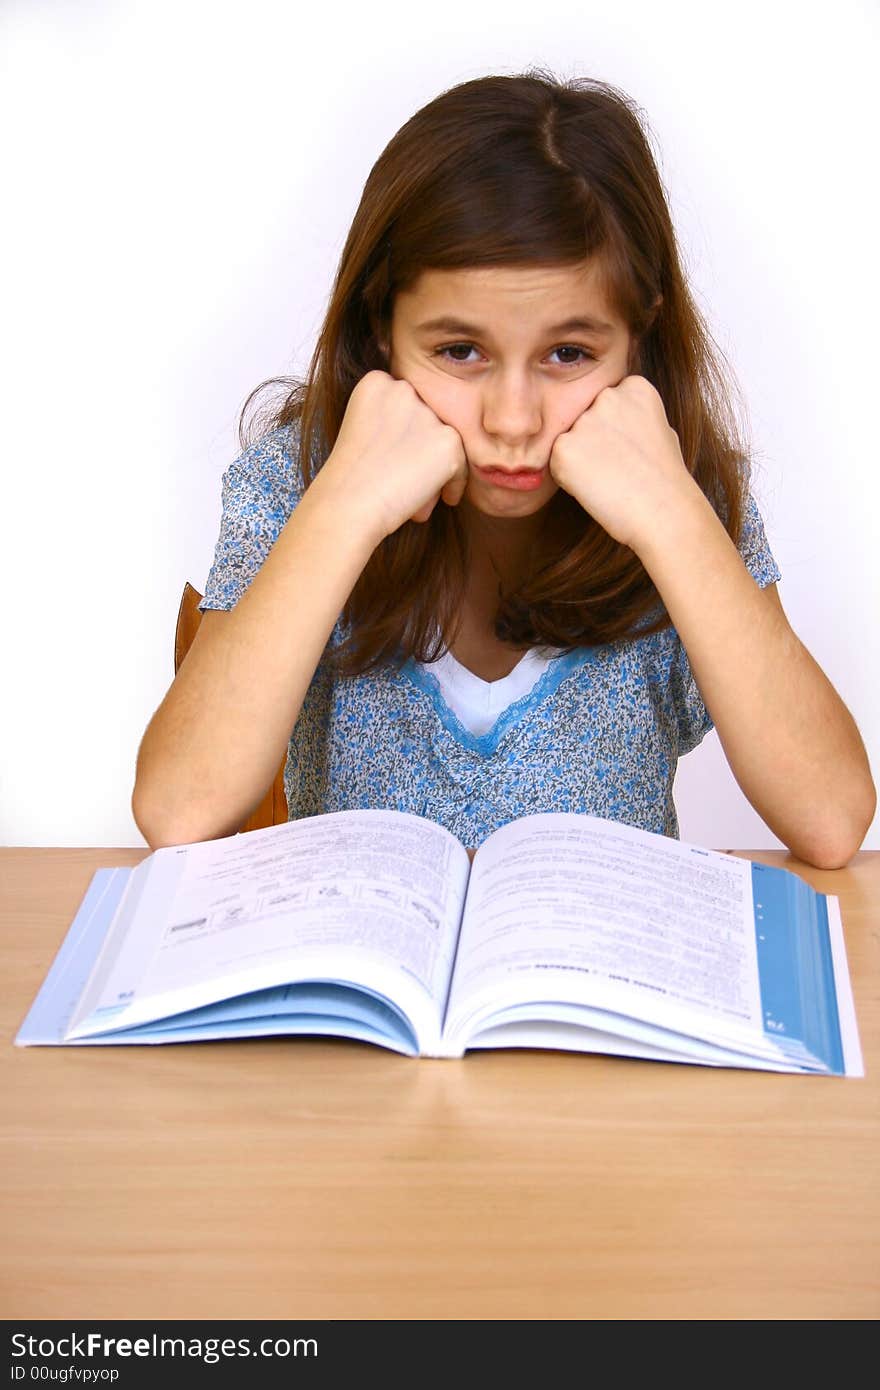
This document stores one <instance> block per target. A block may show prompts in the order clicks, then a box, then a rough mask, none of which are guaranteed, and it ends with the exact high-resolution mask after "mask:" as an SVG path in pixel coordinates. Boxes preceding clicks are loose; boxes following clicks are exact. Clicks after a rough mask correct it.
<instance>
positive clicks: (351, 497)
mask: <svg viewBox="0 0 880 1390" xmlns="http://www.w3.org/2000/svg"><path fill="white" fill-rule="evenodd" d="M467 481H468V471H467V459H466V457H465V452H464V445H463V444H462V442H461V436H460V435H459V433H458V431H457V430H456V429H454V428H453V427H452V425H446V424H444V423H443V421H442V420H440V419H438V417H437V416H436V415H435V414H434V411H433V410H432V409H431V407H430V406H429V405H426V404H425V402H424V401H423V400H422V398H421V396H419V395H418V393H417V392H416V390H415V388H414V387H413V386H411V385H410V383H409V382H408V381H402V380H398V379H397V378H395V377H393V376H390V375H389V374H388V372H382V371H372V372H367V374H366V376H363V377H361V380H360V381H359V382H358V383H357V385H356V386H355V388H354V390H353V391H352V393H351V396H350V397H349V401H348V405H347V406H346V410H345V415H344V417H343V420H342V425H341V427H340V430H339V435H338V438H337V440H336V443H335V445H334V446H333V449H332V450H331V453H330V456H329V458H328V459H327V461H326V463H325V464H324V466H323V468H322V469H321V470H320V472H319V473H318V474H317V476H316V478H315V481H314V483H313V484H312V486H313V487H314V486H315V484H317V483H319V482H320V484H321V487H320V489H319V491H321V492H322V493H323V494H324V496H326V497H330V496H332V497H333V499H334V505H336V506H338V505H339V504H342V505H343V506H344V507H345V508H346V509H348V508H351V510H352V514H353V519H354V521H355V524H358V522H359V521H360V519H361V518H362V519H363V524H364V525H365V526H366V527H367V529H368V530H369V532H370V535H371V538H372V539H373V541H374V544H376V545H378V544H379V541H381V540H384V538H385V537H386V536H390V535H391V534H392V533H393V532H394V531H396V530H397V529H398V528H399V527H400V526H402V525H403V523H404V522H405V521H427V520H428V518H429V517H430V515H431V513H432V512H433V510H434V508H435V506H436V505H437V503H438V501H439V500H440V498H441V497H442V499H443V501H444V502H446V503H447V505H448V506H450V507H455V506H457V505H458V503H459V502H460V501H461V498H462V496H463V494H464V491H465V488H466V487H467ZM310 490H311V489H310Z"/></svg>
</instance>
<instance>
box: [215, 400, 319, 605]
mask: <svg viewBox="0 0 880 1390" xmlns="http://www.w3.org/2000/svg"><path fill="white" fill-rule="evenodd" d="M303 492H304V486H303V479H302V472H301V469H300V464H299V429H298V426H296V425H288V426H284V427H282V428H280V429H277V430H273V431H272V432H271V433H270V434H267V435H265V436H264V437H263V438H262V439H259V440H257V442H256V443H255V444H252V445H251V446H250V448H248V449H246V450H245V452H244V453H243V454H241V455H240V456H239V457H238V458H237V459H236V460H235V462H234V463H231V464H230V465H229V467H228V468H227V470H226V472H225V473H224V474H223V484H222V500H223V512H222V516H221V519H220V535H219V536H218V539H217V544H216V546H215V548H214V562H213V564H212V565H211V568H210V570H209V572H208V578H207V581H206V583H205V596H204V598H203V599H202V601H201V603H200V604H199V612H200V613H204V612H206V610H208V609H212V608H214V609H221V610H222V609H230V608H234V607H235V605H236V604H237V603H238V600H239V599H240V598H241V596H242V594H243V593H244V591H245V589H246V588H247V587H248V585H249V584H250V582H251V580H252V579H253V577H254V575H255V574H256V573H257V572H258V571H259V569H260V568H261V566H262V564H263V561H264V560H265V559H266V556H267V555H268V554H269V551H270V550H271V549H272V546H273V545H274V544H275V542H276V540H277V539H278V537H279V535H280V533H281V531H282V529H283V527H284V524H285V522H286V521H287V519H288V517H289V516H290V514H291V512H292V511H293V509H294V508H295V507H296V505H297V503H298V502H299V500H300V498H301V497H302V495H303Z"/></svg>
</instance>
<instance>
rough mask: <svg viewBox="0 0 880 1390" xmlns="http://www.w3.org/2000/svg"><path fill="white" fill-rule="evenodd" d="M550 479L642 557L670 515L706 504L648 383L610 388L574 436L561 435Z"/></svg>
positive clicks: (633, 380)
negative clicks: (698, 502) (692, 505)
mask: <svg viewBox="0 0 880 1390" xmlns="http://www.w3.org/2000/svg"><path fill="white" fill-rule="evenodd" d="M550 474H551V477H552V478H553V479H554V481H555V482H556V483H558V485H559V486H560V487H561V488H563V489H564V490H565V491H566V492H568V493H570V494H571V496H572V497H574V498H576V499H577V501H578V502H580V504H581V506H582V507H583V508H584V510H585V511H587V512H589V513H590V515H591V516H592V517H595V519H596V521H598V522H599V525H600V526H603V527H604V528H605V530H606V531H607V532H608V533H609V534H610V535H612V536H613V537H614V539H615V540H617V541H620V542H621V544H622V545H628V546H630V547H631V549H633V550H634V551H635V552H636V554H639V553H640V550H641V548H642V547H643V546H644V545H645V544H646V543H647V542H648V541H649V539H650V538H651V536H652V535H653V536H656V535H657V533H658V528H659V527H662V525H663V519H664V517H669V516H670V515H671V513H670V509H676V510H677V509H679V508H682V507H685V506H687V505H688V503H691V502H693V500H694V499H695V495H696V496H697V497H699V498H701V499H702V498H703V494H702V492H701V491H700V488H699V486H698V485H697V483H695V482H694V480H693V478H692V477H691V475H690V474H689V473H688V471H687V468H686V467H685V463H684V459H683V458H682V455H681V449H680V448H679V443H678V435H677V434H676V432H675V430H674V429H673V428H672V426H671V425H670V423H669V421H668V420H667V418H666V411H665V410H664V408H663V401H662V400H661V398H660V393H659V392H658V391H657V390H655V388H654V387H653V386H652V385H651V383H650V381H648V380H647V378H646V377H643V376H628V377H624V379H623V381H621V382H620V384H619V385H617V386H606V387H604V389H603V390H601V391H600V392H599V394H598V396H596V398H595V400H594V401H593V402H592V404H591V405H590V406H589V407H588V408H587V409H586V410H585V411H584V412H583V414H582V415H579V416H578V418H577V419H576V420H575V422H574V424H573V425H572V427H571V429H569V430H567V431H566V432H565V433H564V434H560V435H558V436H557V438H556V441H555V443H554V445H553V448H552V450H551V453H550ZM703 500H705V499H703Z"/></svg>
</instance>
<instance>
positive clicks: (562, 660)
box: [400, 647, 596, 757]
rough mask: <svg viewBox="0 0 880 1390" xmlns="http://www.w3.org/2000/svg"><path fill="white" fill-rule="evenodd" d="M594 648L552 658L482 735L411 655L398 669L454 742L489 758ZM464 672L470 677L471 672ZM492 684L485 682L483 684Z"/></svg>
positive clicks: (581, 649)
mask: <svg viewBox="0 0 880 1390" xmlns="http://www.w3.org/2000/svg"><path fill="white" fill-rule="evenodd" d="M595 651H596V648H594V647H577V648H575V650H574V651H570V652H566V653H564V654H563V655H561V656H554V657H552V658H551V660H550V662H549V664H548V666H547V668H546V670H545V671H543V672H542V674H541V676H540V677H539V679H538V680H537V681H536V682H535V684H534V685H533V686H532V688H531V690H528V691H526V693H525V695H523V696H521V698H520V699H519V700H514V702H513V704H511V705H508V707H507V709H506V710H502V712H501V713H500V714H499V716H498V718H497V719H496V720H495V723H494V724H493V725H492V727H491V729H488V730H487V731H486V733H485V734H472V733H471V731H470V729H466V728H465V726H464V725H463V724H462V722H461V720H460V719H459V717H458V715H457V714H456V713H455V711H454V710H451V709H450V708H449V706H448V704H447V703H446V700H445V699H444V697H443V691H442V690H441V688H440V682H439V681H438V680H437V677H436V676H435V675H433V674H432V673H431V672H430V671H429V670H427V669H426V668H425V667H424V666H422V665H420V664H419V663H418V662H417V661H414V660H413V658H412V657H409V658H408V659H407V660H406V661H405V662H404V664H403V666H402V667H401V668H400V674H401V675H402V676H403V677H404V678H405V679H406V680H408V681H409V682H410V684H411V685H413V686H415V688H416V689H417V690H419V691H420V692H421V693H422V694H423V695H425V696H426V697H427V698H428V700H429V701H430V703H431V706H432V708H433V711H434V713H435V715H436V716H437V719H438V720H439V722H440V724H441V725H442V726H443V728H444V729H445V730H446V731H447V733H449V734H451V735H452V737H453V738H454V739H455V740H456V742H457V743H459V744H461V746H462V747H463V748H466V749H468V750H469V751H470V752H472V753H478V754H480V755H481V756H482V757H490V756H491V755H492V754H494V753H496V752H497V751H498V747H499V745H500V743H501V741H502V739H503V738H504V737H505V735H506V734H507V733H508V732H510V731H511V730H512V729H514V728H516V727H517V726H518V725H519V724H521V723H523V722H525V721H526V719H527V717H528V715H529V714H530V713H531V712H532V711H533V710H535V709H537V708H538V706H539V705H541V704H543V702H544V701H545V700H546V699H548V698H549V697H550V696H551V695H553V694H555V693H556V691H557V690H558V688H559V686H560V685H561V683H562V681H564V680H565V678H566V677H567V676H569V675H571V674H572V672H573V671H576V670H577V669H578V667H580V666H585V665H586V664H587V662H589V661H591V660H593V658H594V655H595ZM527 655H528V653H527V652H526V653H524V655H523V660H525V657H526V656H527ZM518 664H519V663H518ZM463 669H464V670H467V667H464V668H463ZM468 674H469V675H471V676H473V672H469V673H468ZM509 674H512V672H511V673H509ZM473 678H474V680H479V679H480V677H479V676H473ZM503 679H506V677H505V678H503ZM495 683H496V682H486V684H495Z"/></svg>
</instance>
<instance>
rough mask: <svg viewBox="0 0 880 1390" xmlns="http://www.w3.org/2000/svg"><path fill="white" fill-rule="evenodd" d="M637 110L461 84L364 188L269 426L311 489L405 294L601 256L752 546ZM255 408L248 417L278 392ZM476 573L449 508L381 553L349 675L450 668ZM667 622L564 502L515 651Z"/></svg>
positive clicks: (741, 476) (617, 101)
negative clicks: (479, 271)
mask: <svg viewBox="0 0 880 1390" xmlns="http://www.w3.org/2000/svg"><path fill="white" fill-rule="evenodd" d="M645 131H646V127H643V118H642V116H641V113H640V112H639V109H638V108H637V107H636V106H635V104H634V103H633V102H632V100H631V99H630V98H629V97H627V96H626V95H625V94H624V93H623V92H620V91H619V90H617V89H616V88H614V87H611V86H609V85H608V84H606V83H603V82H599V81H595V80H593V79H591V78H571V79H569V80H567V81H565V82H561V81H558V80H557V79H556V78H554V77H553V76H552V75H551V74H550V73H548V72H546V71H545V70H543V69H540V68H538V69H536V68H532V69H529V71H528V72H526V73H523V74H522V75H519V76H489V77H483V78H477V79H474V80H473V81H468V82H463V83H461V84H460V85H458V86H455V87H452V88H451V89H450V90H448V91H446V92H443V93H441V95H440V96H438V97H436V98H435V99H434V100H433V101H431V102H429V103H428V105H427V106H424V107H422V109H421V110H420V111H417V112H416V114H415V115H414V116H412V117H411V118H410V120H408V121H407V122H406V124H405V125H403V126H402V127H401V129H400V130H399V131H398V132H397V134H396V135H395V136H394V137H393V139H392V140H391V141H390V143H389V144H388V145H387V147H386V148H385V150H384V151H383V152H382V154H381V155H380V156H379V159H378V160H377V161H376V163H375V165H374V166H373V169H372V170H371V172H370V175H369V177H368V179H367V181H366V184H365V186H364V191H363V194H362V197H361V200H360V204H359V206H358V209H357V212H356V213H355V217H354V221H353V222H352V225H351V229H350V231H349V233H348V237H347V240H346V243H345V247H344V249H343V252H342V257H341V259H340V263H339V268H338V271H337V274H336V279H335V281H334V285H333V290H332V294H331V297H330V304H329V308H328V310H327V314H326V317H325V320H324V324H323V327H322V329H321V332H320V335H319V337H318V341H317V345H316V347H315V351H314V354H313V356H312V360H311V364H310V368H309V373H308V376H307V378H306V380H305V381H294V382H293V389H291V390H289V393H288V394H287V396H286V398H285V400H284V401H283V403H282V405H281V406H280V408H277V409H276V410H275V411H274V412H273V415H272V417H271V419H270V420H269V421H265V420H264V421H262V422H261V428H264V427H266V426H268V427H270V428H271V427H280V426H283V425H290V424H292V423H294V422H296V421H298V422H299V426H300V459H301V465H302V469H303V475H304V480H305V482H306V484H308V482H309V481H311V473H310V462H309V461H310V457H311V456H312V454H313V451H317V454H318V455H320V456H322V457H324V458H326V456H327V454H328V453H329V451H330V449H331V448H332V446H333V444H334V443H335V440H336V437H337V435H338V433H339V429H340V426H341V424H342V418H343V416H344V414H345V408H346V406H347V404H348V400H349V397H350V395H351V392H352V391H353V389H354V387H355V385H356V384H357V382H358V381H359V380H360V379H361V377H362V376H364V375H365V373H367V372H368V371H371V370H373V369H375V368H379V369H381V370H384V371H387V370H388V360H387V358H386V357H385V355H384V353H383V352H382V349H381V348H380V346H379V342H380V340H381V339H383V338H390V324H391V311H392V306H393V302H394V296H395V293H397V292H398V291H401V290H404V289H408V288H410V287H411V286H412V285H413V284H414V283H415V281H416V279H417V278H418V276H419V275H420V274H421V272H422V271H423V270H427V269H451V268H467V267H476V266H490V265H517V264H518V265H525V264H545V265H560V264H566V265H567V264H574V263H577V262H583V261H584V260H585V259H587V258H590V257H598V258H599V263H600V264H601V265H602V267H603V269H604V272H605V276H606V279H607V284H608V290H609V293H610V296H611V300H612V303H613V304H614V306H615V307H616V309H617V311H618V313H619V314H620V316H621V317H622V318H623V319H624V321H625V322H626V323H627V325H628V327H629V331H630V333H631V335H632V336H633V338H634V340H636V342H637V344H638V356H637V370H638V371H640V372H641V374H642V375H644V376H645V377H647V379H648V380H649V381H650V382H652V384H653V385H654V386H655V387H656V389H657V390H658V392H659V393H660V396H661V398H662V400H663V404H664V406H665V409H666V414H667V418H668V420H669V423H670V425H671V426H672V428H673V429H674V430H675V431H676V433H677V435H678V438H679V443H680V445H681V451H682V455H683V457H684V461H685V464H686V466H687V468H688V470H689V472H690V473H691V474H692V475H693V477H694V479H695V480H696V482H697V483H698V484H699V486H700V488H701V489H702V491H703V492H704V494H705V495H706V497H707V498H708V499H709V501H710V502H711V503H712V505H713V507H714V508H715V510H716V512H717V513H718V515H719V516H720V517H721V519H722V521H723V522H724V524H725V526H726V528H727V531H728V534H729V535H730V537H731V539H732V540H733V541H734V543H736V542H737V541H738V540H739V536H740V531H741V527H742V519H743V511H744V499H745V489H746V481H747V469H746V456H745V452H744V450H743V447H742V445H741V443H740V439H739V435H738V431H737V426H736V421H735V417H734V414H733V411H732V409H731V404H730V400H731V396H730V391H731V385H729V384H728V380H727V379H726V375H725V372H724V371H723V370H722V366H721V363H722V361H723V359H722V357H721V354H720V352H719V351H718V349H717V347H716V346H715V345H714V343H713V341H712V339H711V336H710V334H709V332H708V329H707V328H706V326H705V324H704V323H703V320H702V318H701V316H700V314H699V312H698V310H697V308H696V306H695V304H694V301H693V299H692V297H691V294H690V291H689V289H688V287H687V284H686V281H685V277H684V273H683V270H682V266H681V262H680V258H679V253H678V249H677V245H676V239H675V233H674V230H673V227H672V222H671V219H670V215H669V210H668V207H667V203H666V197H665V194H664V190H663V185H662V183H661V180H660V176H659V173H658V170H657V167H656V164H655V162H654V158H653V156H652V153H651V150H650V146H649V143H648V138H647V135H646V133H645ZM279 381H280V382H283V384H284V385H285V386H286V387H290V385H291V379H290V378H274V379H273V381H272V382H264V383H262V385H261V386H259V387H257V388H256V390H255V391H253V392H251V395H250V396H249V397H248V400H247V402H246V403H245V406H244V409H243V411H242V416H241V420H240V422H239V431H240V437H241V442H242V446H243V447H244V446H245V445H246V443H247V438H246V434H245V430H244V423H243V422H244V418H245V414H246V412H247V409H248V406H249V405H250V403H251V402H252V401H253V400H254V397H255V396H256V395H257V394H258V393H259V392H260V391H261V390H262V389H263V387H264V386H267V385H272V384H273V383H274V384H277V383H278V382H279ZM467 575H468V542H467V538H466V536H465V533H464V528H463V525H462V522H461V519H460V518H459V516H458V515H457V511H456V508H454V507H449V506H447V505H446V504H445V503H443V502H442V501H441V502H438V504H437V506H436V507H435V508H434V511H433V513H432V515H431V517H430V520H429V521H428V522H426V523H418V522H412V521H410V522H406V523H405V524H404V525H403V526H401V527H400V528H399V529H398V530H397V531H396V532H394V534H393V535H390V536H387V537H386V538H385V539H384V540H383V541H382V542H381V544H380V545H379V546H378V547H377V549H376V550H375V551H374V553H373V555H372V556H371V558H370V560H369V561H368V563H367V565H366V567H365V569H364V570H363V573H362V574H361V577H360V578H359V580H358V582H357V584H356V585H355V587H354V589H353V591H352V593H351V595H350V597H349V599H348V602H347V604H346V607H345V610H344V613H343V619H344V620H345V622H346V623H347V624H348V625H349V627H350V631H349V633H348V636H347V638H346V641H345V642H344V643H343V645H342V646H341V647H340V648H338V649H337V651H336V653H335V656H334V660H335V664H336V668H337V670H338V671H339V672H340V673H341V674H345V675H354V674H357V673H360V672H363V671H367V670H370V669H372V668H373V667H376V666H378V665H380V664H382V663H384V662H387V661H395V662H396V661H403V660H405V659H406V658H407V657H408V656H412V657H415V659H416V660H420V661H432V660H434V659H436V657H437V656H439V655H440V653H441V652H442V651H443V650H444V649H445V648H446V647H447V646H449V645H450V644H451V642H452V641H453V640H454V636H455V631H456V625H457V622H458V617H459V614H460V611H461V607H462V600H463V598H464V594H465V589H466V583H467ZM668 625H669V617H668V615H667V614H666V612H665V609H664V608H663V605H662V603H661V602H660V599H659V595H658V593H657V590H656V588H655V587H654V585H653V583H652V581H651V580H650V578H649V576H648V574H647V573H646V571H645V569H644V567H643V566H642V564H641V562H640V560H639V559H638V557H637V556H636V555H635V554H634V552H633V551H632V550H631V549H629V548H628V547H627V546H624V545H621V544H620V543H619V542H617V541H615V540H614V539H613V538H612V537H611V536H610V535H609V534H608V533H607V532H606V531H605V530H604V529H603V528H602V527H601V526H600V525H599V524H598V523H597V522H596V521H594V520H593V519H592V517H590V516H589V515H588V514H587V513H586V512H585V511H584V510H583V508H582V507H581V506H580V504H579V503H578V502H576V501H575V499H574V498H572V497H571V496H569V495H568V494H567V493H565V492H564V491H563V490H562V489H560V490H559V491H558V492H557V493H556V494H555V495H554V496H553V498H552V499H551V501H550V502H549V503H548V504H547V507H546V509H545V514H544V526H543V531H542V536H541V541H540V543H539V544H538V546H537V547H536V549H535V551H534V555H533V563H532V568H531V572H530V573H529V574H528V575H527V576H526V577H525V579H524V580H523V582H522V583H521V584H520V585H519V587H518V588H517V589H516V591H515V592H503V591H501V590H499V603H498V610H497V616H496V623H495V630H496V633H497V635H498V636H499V637H500V638H501V639H502V640H504V641H507V642H511V643H515V644H517V645H521V646H525V645H532V646H535V645H540V646H552V647H561V648H566V649H570V648H572V647H578V646H592V645H594V644H597V643H603V642H609V641H614V640H616V639H620V638H624V637H627V636H631V635H633V634H634V632H635V631H636V630H638V631H639V632H640V633H646V632H653V631H658V630H660V629H661V628H664V627H666V626H668Z"/></svg>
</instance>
